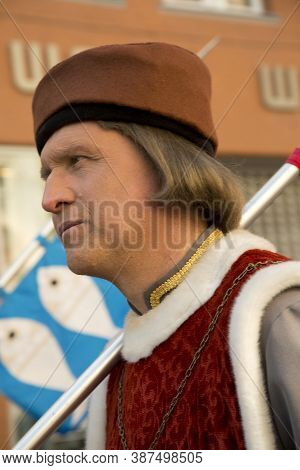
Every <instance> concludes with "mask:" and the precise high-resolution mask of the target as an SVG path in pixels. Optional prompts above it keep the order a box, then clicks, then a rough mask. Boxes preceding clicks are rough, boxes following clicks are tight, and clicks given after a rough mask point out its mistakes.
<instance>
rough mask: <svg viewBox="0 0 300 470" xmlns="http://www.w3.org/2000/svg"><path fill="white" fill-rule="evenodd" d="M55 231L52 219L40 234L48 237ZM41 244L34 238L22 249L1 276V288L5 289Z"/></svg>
mask: <svg viewBox="0 0 300 470" xmlns="http://www.w3.org/2000/svg"><path fill="white" fill-rule="evenodd" d="M51 233H54V226H53V222H52V220H50V221H49V222H48V223H47V224H46V225H45V226H44V227H43V228H42V230H41V231H40V233H39V236H41V237H45V238H46V237H48V236H49V235H51ZM40 246H41V245H40V243H39V241H38V240H37V239H36V238H35V239H34V240H32V241H31V242H30V243H29V245H28V246H27V247H26V248H25V249H24V250H23V251H22V253H21V254H20V255H19V256H18V257H17V259H16V260H15V261H14V262H13V263H12V264H11V265H10V266H9V268H7V269H6V271H5V272H4V274H2V276H1V277H0V289H5V287H6V285H7V284H8V283H9V282H10V280H11V279H12V278H13V277H14V276H15V275H16V274H17V272H18V271H19V270H20V269H22V267H23V266H24V264H25V263H26V262H27V261H28V260H29V258H30V257H31V256H32V255H33V254H34V253H35V252H36V250H37V248H39V247H40Z"/></svg>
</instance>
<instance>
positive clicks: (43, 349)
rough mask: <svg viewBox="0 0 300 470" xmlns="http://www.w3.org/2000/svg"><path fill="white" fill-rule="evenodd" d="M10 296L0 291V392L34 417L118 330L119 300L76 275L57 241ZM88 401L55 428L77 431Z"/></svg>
mask: <svg viewBox="0 0 300 470" xmlns="http://www.w3.org/2000/svg"><path fill="white" fill-rule="evenodd" d="M37 238H38V240H39V242H40V244H41V245H42V246H43V247H44V249H45V252H44V254H43V256H42V257H41V258H40V260H39V261H38V262H37V263H36V265H35V266H34V267H33V268H32V269H31V270H30V272H29V273H28V274H27V275H26V276H25V277H24V278H23V279H22V280H21V282H20V283H19V284H18V286H17V287H16V288H15V289H14V291H13V292H10V293H7V292H5V291H1V292H0V297H1V300H2V304H1V307H0V391H1V393H2V394H3V395H5V396H6V397H8V398H9V399H10V400H12V401H13V402H15V403H16V404H17V405H19V406H20V407H21V408H22V409H24V410H25V411H26V413H28V414H29V415H31V416H32V417H33V418H34V419H38V418H40V417H41V416H42V415H43V414H44V413H45V412H46V411H47V410H48V409H49V407H50V406H51V405H52V404H53V403H54V402H55V401H56V400H57V399H58V398H59V397H60V396H61V395H62V394H63V393H64V392H65V390H67V389H68V388H69V387H70V386H71V385H72V384H73V383H74V381H75V380H76V378H77V377H78V376H79V375H80V374H81V373H82V372H83V371H84V370H85V369H86V368H87V367H88V366H89V365H90V364H91V363H92V362H93V361H94V360H95V359H96V358H97V357H98V356H99V354H100V353H101V351H102V350H103V348H104V346H105V344H106V343H107V341H108V340H109V339H110V338H112V337H113V336H115V335H116V334H117V333H118V332H119V331H120V329H122V328H123V324H124V319H125V316H126V314H127V312H128V310H129V306H128V303H127V301H126V298H125V297H124V296H123V295H122V294H121V293H120V291H119V290H118V289H117V288H116V287H115V286H114V285H113V284H111V283H110V282H108V281H105V280H103V279H99V278H94V277H89V276H78V275H76V274H74V273H72V272H71V271H70V269H69V268H68V266H67V264H66V257H65V251H64V247H63V245H62V243H61V242H60V240H59V239H58V238H57V237H54V238H53V239H52V240H51V241H49V240H47V239H46V238H42V237H40V236H39V237H37ZM87 403H88V398H87V399H86V400H85V401H84V402H83V403H82V404H81V405H79V407H78V408H77V409H76V410H74V412H73V413H72V414H71V415H70V416H69V417H68V418H67V419H66V420H65V421H64V422H63V423H62V424H61V425H60V427H59V428H58V430H57V431H58V432H60V433H65V432H68V431H70V430H75V429H78V428H79V427H80V426H81V425H82V423H83V421H84V419H85V418H86V415H87Z"/></svg>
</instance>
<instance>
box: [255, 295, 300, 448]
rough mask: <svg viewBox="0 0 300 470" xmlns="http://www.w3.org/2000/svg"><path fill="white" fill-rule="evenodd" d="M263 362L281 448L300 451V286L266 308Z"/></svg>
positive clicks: (262, 340)
mask: <svg viewBox="0 0 300 470" xmlns="http://www.w3.org/2000/svg"><path fill="white" fill-rule="evenodd" d="M261 348H262V349H261V351H262V362H263V368H264V371H265V381H266V388H267V393H268V398H269V404H270V407H271V410H272V418H273V423H274V429H275V432H276V433H277V446H278V448H279V449H299V448H300V286H299V287H293V288H289V289H286V290H285V291H283V292H281V293H280V294H279V295H278V296H276V297H275V298H274V299H273V300H272V301H271V302H270V303H269V304H268V306H267V307H266V309H265V314H264V317H263V320H262V330H261Z"/></svg>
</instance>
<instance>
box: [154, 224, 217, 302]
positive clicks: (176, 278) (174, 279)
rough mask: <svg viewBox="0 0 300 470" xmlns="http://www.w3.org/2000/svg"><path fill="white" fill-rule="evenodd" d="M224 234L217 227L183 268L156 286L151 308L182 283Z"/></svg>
mask: <svg viewBox="0 0 300 470" xmlns="http://www.w3.org/2000/svg"><path fill="white" fill-rule="evenodd" d="M223 236H224V234H223V232H222V231H221V230H219V229H217V228H216V229H215V230H214V231H213V232H212V233H211V234H210V235H209V236H208V237H207V238H206V239H205V240H204V241H203V242H202V243H201V245H200V246H199V247H198V248H197V250H196V251H195V253H194V254H193V255H192V256H191V257H190V258H189V259H188V260H187V262H186V263H185V265H184V266H183V267H182V268H181V269H179V271H178V272H177V273H175V274H173V276H171V277H170V278H169V279H167V280H166V281H165V282H163V283H162V284H161V285H160V286H158V287H156V289H154V291H153V292H151V294H150V305H151V308H154V307H157V305H158V304H159V303H160V299H161V298H162V296H163V295H164V294H166V293H167V292H169V291H170V290H171V289H174V287H177V286H178V284H180V282H181V281H182V279H183V278H184V276H185V275H186V274H187V272H188V271H189V270H190V269H191V267H192V266H193V264H194V263H195V262H196V261H197V260H198V259H199V258H200V256H202V255H203V253H205V252H206V251H207V250H208V248H209V247H210V246H211V245H213V244H214V243H215V242H216V241H217V240H219V239H220V238H221V237H223Z"/></svg>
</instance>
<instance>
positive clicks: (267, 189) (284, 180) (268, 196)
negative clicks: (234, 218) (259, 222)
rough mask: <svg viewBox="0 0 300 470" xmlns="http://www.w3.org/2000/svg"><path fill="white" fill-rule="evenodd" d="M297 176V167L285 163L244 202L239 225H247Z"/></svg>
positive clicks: (243, 226)
mask: <svg viewBox="0 0 300 470" xmlns="http://www.w3.org/2000/svg"><path fill="white" fill-rule="evenodd" d="M297 176H299V168H297V167H296V166H295V165H291V164H290V163H285V164H284V165H283V166H282V167H281V168H280V169H279V170H278V171H277V172H276V173H275V174H274V175H273V176H272V178H270V179H269V180H268V181H267V183H266V184H265V185H264V186H263V187H262V188H261V189H260V190H259V191H258V192H257V193H256V194H255V195H254V196H253V197H252V198H251V199H250V201H248V202H247V204H245V206H244V209H243V213H242V218H241V222H240V227H241V228H245V227H248V226H249V225H250V224H251V223H252V222H253V221H254V219H256V218H257V217H258V216H259V215H260V214H261V213H262V212H263V211H264V210H265V209H266V208H267V207H268V206H269V205H270V204H271V203H272V202H273V201H274V200H275V199H276V198H277V196H279V194H280V193H281V191H282V190H283V189H284V188H285V187H286V186H287V185H288V184H289V183H290V182H291V181H293V180H294V179H295V178H296V177H297Z"/></svg>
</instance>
